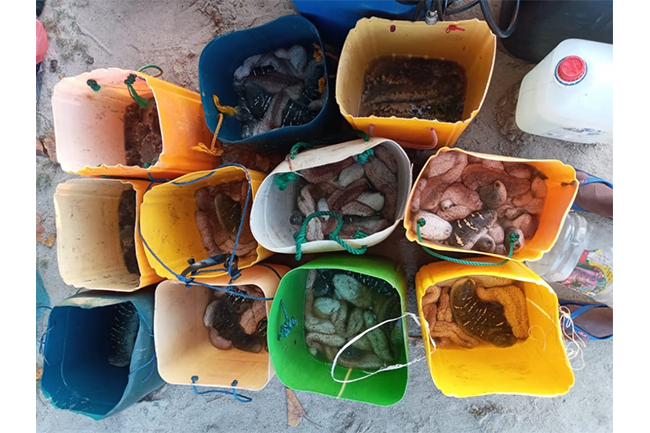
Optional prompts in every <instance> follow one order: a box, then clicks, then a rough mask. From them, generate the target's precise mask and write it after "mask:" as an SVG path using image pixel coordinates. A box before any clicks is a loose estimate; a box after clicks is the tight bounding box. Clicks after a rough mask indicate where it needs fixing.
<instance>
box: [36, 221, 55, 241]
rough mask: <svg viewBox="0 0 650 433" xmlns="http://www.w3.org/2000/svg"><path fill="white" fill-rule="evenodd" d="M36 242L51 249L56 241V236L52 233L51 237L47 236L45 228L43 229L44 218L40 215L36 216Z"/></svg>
mask: <svg viewBox="0 0 650 433" xmlns="http://www.w3.org/2000/svg"><path fill="white" fill-rule="evenodd" d="M36 240H37V241H38V242H40V243H42V244H43V245H45V246H46V247H51V246H52V245H54V241H55V240H56V234H55V233H52V234H51V235H48V236H45V227H43V218H42V217H41V216H40V215H36Z"/></svg>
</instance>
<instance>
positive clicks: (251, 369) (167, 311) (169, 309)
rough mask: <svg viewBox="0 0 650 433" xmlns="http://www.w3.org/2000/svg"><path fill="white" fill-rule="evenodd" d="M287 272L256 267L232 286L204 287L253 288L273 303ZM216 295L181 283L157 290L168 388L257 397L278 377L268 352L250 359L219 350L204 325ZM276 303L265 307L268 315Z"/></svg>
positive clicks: (161, 366)
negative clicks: (208, 388)
mask: <svg viewBox="0 0 650 433" xmlns="http://www.w3.org/2000/svg"><path fill="white" fill-rule="evenodd" d="M288 271H289V268H288V267H286V266H282V265H272V264H268V265H267V264H265V265H261V264H259V265H255V266H252V267H250V268H247V269H244V270H242V272H241V276H240V277H239V278H237V279H236V280H234V281H233V282H232V283H230V284H229V281H230V278H229V277H228V275H224V276H222V277H217V278H210V279H206V280H204V281H202V282H203V283H205V284H208V285H212V286H217V287H219V288H221V289H223V290H225V289H226V288H227V287H228V286H232V287H235V288H236V287H240V286H244V285H255V286H256V287H258V288H260V289H261V290H262V291H263V292H264V297H265V298H273V297H274V296H275V292H276V290H277V288H278V285H279V284H280V279H281V278H282V277H283V276H284V274H286V273H287V272H288ZM215 290H217V289H213V288H210V287H207V286H204V285H192V286H190V287H187V286H186V285H185V284H184V283H182V282H180V281H163V282H162V283H160V284H159V285H158V287H157V288H156V300H155V305H156V314H155V316H154V325H153V326H154V335H155V336H156V341H155V343H156V357H157V362H158V372H159V373H160V376H161V377H162V378H163V379H164V380H165V382H167V383H171V384H176V385H197V386H218V387H233V385H232V384H233V382H235V381H236V388H241V389H248V390H253V391H257V390H260V389H262V388H264V386H266V384H267V383H268V382H269V380H271V378H273V376H274V375H275V371H274V370H273V365H272V364H271V359H270V355H269V352H268V351H266V350H262V351H261V352H259V353H251V352H246V351H243V350H239V349H237V348H234V347H233V348H231V349H229V350H220V349H217V348H216V347H214V346H213V345H212V344H211V343H210V339H209V337H208V330H207V329H206V327H205V325H204V320H203V317H204V314H205V309H206V307H207V305H208V304H209V302H210V301H211V300H214V299H215V297H214V294H213V292H215ZM272 302H273V301H266V313H267V317H268V312H269V310H270V308H271V304H272Z"/></svg>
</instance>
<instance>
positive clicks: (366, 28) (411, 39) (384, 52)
mask: <svg viewBox="0 0 650 433" xmlns="http://www.w3.org/2000/svg"><path fill="white" fill-rule="evenodd" d="M496 46H497V44H496V36H495V35H494V34H493V33H492V32H491V31H490V28H489V26H488V25H487V24H486V23H485V22H484V21H479V20H477V19H473V20H466V21H455V22H451V21H450V22H440V23H438V24H436V25H428V24H426V23H425V22H423V21H416V22H412V21H393V20H388V19H383V18H377V17H372V18H362V19H360V20H359V21H357V24H356V26H355V27H354V28H353V29H352V30H350V32H349V33H348V36H347V38H346V39H345V44H344V45H343V49H342V51H341V58H340V60H339V65H338V71H337V75H336V101H337V103H338V104H339V109H340V111H341V114H342V115H343V117H345V119H346V120H347V121H348V122H349V123H350V124H351V125H352V127H353V128H355V129H361V130H363V131H365V132H366V133H367V134H368V135H370V136H378V137H385V138H390V139H392V140H395V141H397V142H398V143H400V144H401V145H402V146H404V147H410V148H421V149H433V148H439V147H442V146H453V145H454V144H455V143H456V140H457V139H458V137H459V136H460V135H461V133H462V132H463V131H464V130H465V128H466V127H467V125H469V123H470V122H471V121H472V120H473V119H474V118H475V117H476V115H477V114H478V112H479V110H480V108H481V105H482V104H483V101H484V99H485V95H486V94H487V91H488V87H489V84H490V78H491V76H492V69H493V67H494V59H495V55H496ZM392 55H398V56H409V57H423V58H435V59H442V60H452V61H455V62H457V63H459V64H460V65H461V66H463V67H464V68H465V74H466V76H467V92H466V97H465V105H464V109H463V115H462V119H463V120H461V121H458V122H454V123H450V122H439V121H435V120H426V119H419V118H417V117H413V118H410V119H407V118H397V117H395V116H392V117H377V116H369V117H360V116H359V108H360V101H361V95H362V93H363V90H364V79H365V72H366V69H367V68H368V66H369V65H370V64H371V63H372V62H373V60H375V59H377V58H379V57H383V56H392ZM424 84H425V83H423V85H424Z"/></svg>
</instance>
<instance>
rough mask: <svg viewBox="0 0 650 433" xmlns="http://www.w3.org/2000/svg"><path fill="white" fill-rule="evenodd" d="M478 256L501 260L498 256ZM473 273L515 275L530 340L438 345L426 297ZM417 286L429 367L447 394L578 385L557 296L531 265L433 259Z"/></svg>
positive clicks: (560, 390) (554, 391)
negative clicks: (437, 287) (503, 344)
mask: <svg viewBox="0 0 650 433" xmlns="http://www.w3.org/2000/svg"><path fill="white" fill-rule="evenodd" d="M476 260H479V261H482V262H486V263H494V262H497V260H495V259H493V258H478V259H476ZM472 275H491V276H498V277H502V278H509V279H513V280H516V283H517V285H519V287H521V288H523V290H524V295H525V297H526V305H527V312H528V320H529V335H528V338H527V339H525V340H520V341H518V342H517V343H515V344H514V345H513V346H510V347H505V348H504V347H496V346H492V345H490V344H487V343H486V344H482V345H478V346H476V347H473V348H471V349H466V348H456V347H451V346H450V347H446V348H442V347H440V348H435V347H434V346H433V344H432V342H431V338H430V332H429V327H428V324H427V321H426V318H425V317H424V314H423V312H422V297H423V296H424V294H425V292H426V290H427V289H428V288H429V287H430V286H433V285H434V284H439V283H441V282H444V281H446V280H450V279H453V278H459V277H471V276H472ZM415 288H416V299H417V304H418V313H419V316H420V321H421V324H422V336H423V340H424V346H425V351H426V356H427V362H428V364H429V371H430V373H431V378H432V379H433V381H434V383H435V385H436V387H438V388H439V389H440V391H442V393H443V394H445V395H447V396H452V397H472V396H479V395H485V394H521V395H532V396H545V397H554V396H558V395H562V394H566V393H567V392H568V391H569V389H570V388H571V387H572V386H573V384H574V381H575V379H574V375H573V370H572V369H571V365H570V363H569V359H568V358H567V354H566V350H565V347H564V344H563V337H562V330H561V327H560V320H559V312H558V299H557V295H556V294H555V292H554V291H553V289H551V287H550V286H549V285H548V284H547V283H546V282H544V280H542V279H541V278H540V277H539V276H538V275H537V274H535V273H534V272H533V271H531V270H530V269H528V268H527V267H526V266H525V265H523V264H521V263H517V262H513V261H508V262H507V263H505V264H503V265H501V266H478V265H474V266H468V265H465V264H458V263H452V262H445V261H442V262H436V263H431V264H428V265H426V266H423V267H422V268H420V270H419V271H418V272H417V274H416V275H415Z"/></svg>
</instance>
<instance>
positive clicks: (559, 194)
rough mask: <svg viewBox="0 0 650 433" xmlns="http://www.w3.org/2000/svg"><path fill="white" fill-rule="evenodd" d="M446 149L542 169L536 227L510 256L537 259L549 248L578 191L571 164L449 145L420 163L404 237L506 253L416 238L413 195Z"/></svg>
mask: <svg viewBox="0 0 650 433" xmlns="http://www.w3.org/2000/svg"><path fill="white" fill-rule="evenodd" d="M447 152H455V153H458V154H462V155H465V156H467V157H468V158H478V159H480V160H485V161H491V162H493V163H499V162H523V163H526V164H528V165H530V166H532V167H534V168H536V169H538V170H539V171H540V172H542V173H543V174H544V175H545V176H546V179H545V180H544V183H545V185H546V191H547V192H546V198H545V199H544V204H543V209H542V210H541V212H539V214H538V215H537V220H538V226H537V230H536V231H535V233H534V236H533V237H532V238H530V239H526V241H525V245H524V246H523V247H521V248H520V249H519V250H516V251H514V253H513V254H512V257H510V258H511V259H512V260H515V261H518V262H523V261H533V260H537V259H539V258H541V257H542V255H543V254H544V253H545V252H547V251H549V250H550V249H551V248H552V247H553V244H555V241H556V240H557V237H558V235H559V233H560V229H561V228H562V224H564V219H565V218H566V215H567V213H568V212H569V210H571V205H572V204H573V200H574V199H575V196H576V194H577V193H578V181H577V179H576V176H575V170H574V168H573V167H571V166H570V165H567V164H564V163H563V162H561V161H558V160H550V159H549V160H530V159H521V158H512V157H508V156H500V155H490V154H483V153H475V152H467V151H464V150H461V149H450V148H442V149H439V150H438V152H437V153H436V154H435V155H432V156H431V157H430V158H429V159H428V160H427V162H426V163H425V164H424V167H423V168H422V170H421V171H420V174H419V175H418V178H417V179H416V181H415V184H414V185H413V188H412V189H411V193H410V195H409V199H408V205H407V207H406V212H405V215H404V228H405V229H406V237H407V239H408V240H410V241H412V242H417V243H419V244H420V245H423V246H425V247H428V248H432V249H435V250H440V251H453V252H459V253H478V254H485V255H488V256H493V257H499V258H501V259H507V258H509V257H508V253H505V254H498V253H488V252H481V251H478V250H475V249H461V248H457V247H454V246H450V245H446V244H443V243H437V242H435V241H431V240H427V239H424V238H423V239H422V241H420V240H419V239H418V234H417V229H418V225H417V221H416V218H415V217H416V211H414V210H413V208H412V205H413V201H414V197H415V198H416V201H419V200H417V196H418V195H419V194H420V193H421V191H422V188H421V187H422V186H423V185H424V183H423V182H426V180H427V173H428V170H429V167H430V166H431V165H432V163H433V161H435V159H436V158H438V157H439V156H440V155H443V154H445V153H447ZM473 161H477V160H473ZM488 164H489V162H488ZM468 165H469V164H468ZM422 206H423V204H422V203H420V208H421V207H422Z"/></svg>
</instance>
